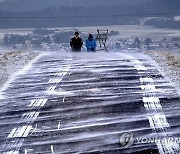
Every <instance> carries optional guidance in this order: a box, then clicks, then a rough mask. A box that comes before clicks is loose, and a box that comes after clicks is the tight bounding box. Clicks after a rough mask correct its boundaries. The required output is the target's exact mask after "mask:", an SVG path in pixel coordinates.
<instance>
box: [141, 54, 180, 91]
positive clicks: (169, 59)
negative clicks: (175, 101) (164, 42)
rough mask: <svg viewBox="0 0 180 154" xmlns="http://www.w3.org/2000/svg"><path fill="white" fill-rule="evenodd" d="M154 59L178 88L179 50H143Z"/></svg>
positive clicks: (179, 85) (179, 80)
mask: <svg viewBox="0 0 180 154" xmlns="http://www.w3.org/2000/svg"><path fill="white" fill-rule="evenodd" d="M144 53H145V54H147V55H149V56H150V57H151V58H152V59H154V60H155V61H156V62H157V63H158V65H159V66H160V68H161V71H162V72H163V73H164V75H165V76H166V77H168V78H169V79H170V80H171V82H172V83H173V84H174V85H175V87H176V88H177V89H179V90H180V51H176V52H173V51H145V52H144Z"/></svg>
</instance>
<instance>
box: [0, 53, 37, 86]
mask: <svg viewBox="0 0 180 154" xmlns="http://www.w3.org/2000/svg"><path fill="white" fill-rule="evenodd" d="M37 55H38V53H37V52H22V51H21V52H20V51H12V52H5V53H0V88H2V85H3V84H4V83H5V82H6V81H7V80H8V79H9V78H10V76H11V75H12V74H13V73H14V72H16V71H18V70H20V69H22V68H23V66H25V65H26V64H28V63H29V62H30V61H31V60H32V59H34V58H35V57H36V56H37Z"/></svg>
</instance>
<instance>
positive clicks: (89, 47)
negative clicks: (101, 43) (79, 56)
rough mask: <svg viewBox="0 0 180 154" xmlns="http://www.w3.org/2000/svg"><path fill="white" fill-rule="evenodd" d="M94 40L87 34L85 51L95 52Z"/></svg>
mask: <svg viewBox="0 0 180 154" xmlns="http://www.w3.org/2000/svg"><path fill="white" fill-rule="evenodd" d="M96 46H97V44H96V40H95V39H93V35H92V34H89V37H88V39H87V40H86V48H87V51H96Z"/></svg>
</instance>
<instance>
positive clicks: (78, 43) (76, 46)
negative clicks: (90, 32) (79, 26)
mask: <svg viewBox="0 0 180 154" xmlns="http://www.w3.org/2000/svg"><path fill="white" fill-rule="evenodd" d="M82 45H83V41H82V39H81V38H80V37H79V33H78V32H75V34H74V37H73V38H72V39H71V41H70V46H71V48H72V51H81V47H82Z"/></svg>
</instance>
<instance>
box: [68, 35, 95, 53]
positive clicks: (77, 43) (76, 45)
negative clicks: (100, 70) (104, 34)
mask: <svg viewBox="0 0 180 154" xmlns="http://www.w3.org/2000/svg"><path fill="white" fill-rule="evenodd" d="M82 45H83V41H82V39H81V38H80V37H79V33H78V32H75V34H74V37H73V38H72V39H71V41H70V46H71V48H72V51H75V52H79V51H81V48H82ZM96 46H97V44H96V40H95V39H94V38H93V35H92V34H89V37H88V39H87V40H86V48H87V51H88V52H91V51H96Z"/></svg>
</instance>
